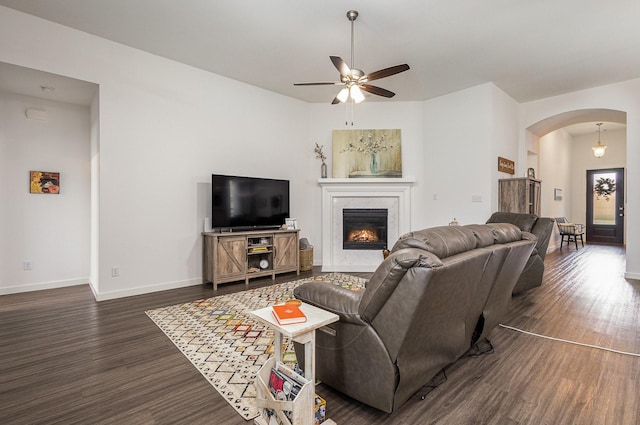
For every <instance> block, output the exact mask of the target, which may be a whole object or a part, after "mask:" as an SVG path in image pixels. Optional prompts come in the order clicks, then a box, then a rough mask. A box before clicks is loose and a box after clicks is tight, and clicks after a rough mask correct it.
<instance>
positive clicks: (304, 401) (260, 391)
mask: <svg viewBox="0 0 640 425" xmlns="http://www.w3.org/2000/svg"><path fill="white" fill-rule="evenodd" d="M275 365H276V358H275V357H272V358H270V359H269V360H267V362H266V363H265V364H264V365H263V366H262V367H261V368H260V371H258V376H256V380H255V387H256V405H257V406H258V407H259V408H263V409H261V410H260V416H259V417H258V419H260V421H259V420H258V419H256V420H255V423H257V424H268V423H269V416H268V415H267V413H266V410H265V409H272V410H273V411H274V412H275V414H276V416H277V418H278V420H279V421H280V422H281V423H283V424H285V425H294V424H295V425H297V424H307V423H311V424H312V423H313V404H314V396H315V394H314V388H313V382H312V381H309V382H307V383H306V384H304V385H303V386H302V389H301V390H300V392H299V393H298V395H297V396H296V398H295V399H294V400H291V401H283V400H276V399H274V398H273V395H272V394H271V391H269V385H268V382H269V375H270V374H271V368H273V367H275ZM284 410H288V411H290V412H292V420H291V421H289V419H288V418H287V417H286V416H285V415H284V413H283V411H284ZM306 417H310V418H311V419H312V421H311V422H309V421H306V422H305V418H306ZM325 423H326V422H325Z"/></svg>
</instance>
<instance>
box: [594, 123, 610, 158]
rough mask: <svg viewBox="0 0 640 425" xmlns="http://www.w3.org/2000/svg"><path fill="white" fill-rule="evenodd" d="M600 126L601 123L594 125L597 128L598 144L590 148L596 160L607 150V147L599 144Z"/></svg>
mask: <svg viewBox="0 0 640 425" xmlns="http://www.w3.org/2000/svg"><path fill="white" fill-rule="evenodd" d="M602 124H603V123H601V122H599V123H597V124H596V125H597V126H598V144H597V145H595V146H593V147H592V148H591V149H593V155H594V156H595V157H596V158H602V157H603V156H604V152H605V151H606V150H607V145H603V144H602V143H601V142H600V128H601V127H600V126H601V125H602Z"/></svg>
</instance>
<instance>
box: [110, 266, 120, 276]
mask: <svg viewBox="0 0 640 425" xmlns="http://www.w3.org/2000/svg"><path fill="white" fill-rule="evenodd" d="M119 276H120V266H113V267H111V277H119Z"/></svg>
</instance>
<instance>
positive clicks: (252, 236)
mask: <svg viewBox="0 0 640 425" xmlns="http://www.w3.org/2000/svg"><path fill="white" fill-rule="evenodd" d="M299 232H300V230H299V229H293V230H255V231H250V232H204V233H203V234H202V236H203V241H202V283H207V282H211V283H213V290H214V291H217V290H218V284H219V283H224V282H233V281H237V280H244V281H245V285H246V286H248V285H249V279H251V278H254V277H261V276H271V278H272V279H275V277H276V274H279V273H287V272H296V273H297V274H300V265H299V261H300V259H299V257H300V256H299V247H298V235H299Z"/></svg>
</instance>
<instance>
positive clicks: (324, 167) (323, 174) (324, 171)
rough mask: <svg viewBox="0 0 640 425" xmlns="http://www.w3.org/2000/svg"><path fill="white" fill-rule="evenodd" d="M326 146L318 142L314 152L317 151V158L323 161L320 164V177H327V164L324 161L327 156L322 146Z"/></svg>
mask: <svg viewBox="0 0 640 425" xmlns="http://www.w3.org/2000/svg"><path fill="white" fill-rule="evenodd" d="M323 147H324V145H318V144H317V143H316V147H315V148H314V149H313V152H315V154H316V158H318V159H319V160H320V161H322V165H321V166H320V177H322V178H323V179H326V178H327V164H326V163H325V162H324V161H325V160H326V159H327V157H326V156H325V154H324V152H322V148H323Z"/></svg>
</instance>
